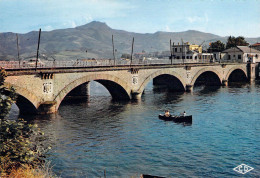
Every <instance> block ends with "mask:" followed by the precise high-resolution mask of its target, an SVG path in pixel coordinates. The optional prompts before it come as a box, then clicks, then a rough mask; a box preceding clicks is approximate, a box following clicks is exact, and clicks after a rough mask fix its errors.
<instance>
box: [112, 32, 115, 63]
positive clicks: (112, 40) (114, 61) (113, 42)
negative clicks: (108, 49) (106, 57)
mask: <svg viewBox="0 0 260 178" xmlns="http://www.w3.org/2000/svg"><path fill="white" fill-rule="evenodd" d="M112 46H113V57H114V65H116V58H115V46H114V36H113V35H112Z"/></svg>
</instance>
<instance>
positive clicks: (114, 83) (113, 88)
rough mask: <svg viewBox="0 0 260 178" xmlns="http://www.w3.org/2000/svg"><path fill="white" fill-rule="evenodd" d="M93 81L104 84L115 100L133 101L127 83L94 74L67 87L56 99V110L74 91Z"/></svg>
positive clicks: (106, 75) (111, 77) (116, 78)
mask: <svg viewBox="0 0 260 178" xmlns="http://www.w3.org/2000/svg"><path fill="white" fill-rule="evenodd" d="M91 81H96V82H99V83H100V84H102V85H103V86H104V87H105V88H106V89H107V90H108V91H109V93H110V94H111V96H112V98H113V99H126V100H129V99H131V88H130V87H129V86H128V84H127V82H125V81H123V80H122V79H120V78H118V77H116V76H113V75H109V74H92V75H86V76H84V77H81V78H79V79H77V80H74V81H72V82H71V83H69V84H68V85H66V86H65V87H64V88H63V89H62V90H61V91H60V92H59V93H58V94H57V95H56V97H55V98H54V101H55V102H56V110H58V108H59V106H60V104H61V102H62V101H63V99H64V98H65V96H67V95H68V94H69V93H70V92H71V91H72V90H73V89H75V88H76V87H78V86H80V85H82V84H84V83H87V82H91Z"/></svg>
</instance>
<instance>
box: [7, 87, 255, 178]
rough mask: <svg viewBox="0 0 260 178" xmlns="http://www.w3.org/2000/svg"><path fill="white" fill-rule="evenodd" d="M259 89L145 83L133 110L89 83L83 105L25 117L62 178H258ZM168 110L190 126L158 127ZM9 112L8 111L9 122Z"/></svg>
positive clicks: (129, 104)
mask: <svg viewBox="0 0 260 178" xmlns="http://www.w3.org/2000/svg"><path fill="white" fill-rule="evenodd" d="M259 98H260V85H259V84H257V83H256V84H252V85H249V84H245V85H240V86H232V87H202V86H201V87H196V88H195V89H194V91H193V92H192V93H170V92H167V91H160V90H159V91H158V90H157V89H156V88H153V86H152V84H151V83H150V84H149V85H148V86H147V87H146V90H145V94H144V95H143V96H142V99H141V101H139V102H133V101H131V102H114V101H112V100H111V97H110V95H109V93H108V92H107V91H105V89H104V88H102V87H101V86H99V85H98V84H97V83H93V82H91V96H90V98H89V100H88V101H81V102H80V101H74V102H71V101H67V102H63V103H62V104H61V106H60V108H59V113H57V114H55V115H48V116H47V115H46V116H30V118H33V119H34V122H35V123H37V124H38V125H39V127H40V128H41V129H42V131H43V132H45V135H46V137H47V139H48V144H50V145H51V146H52V149H51V150H50V151H49V152H48V154H47V159H48V160H49V161H51V165H52V166H53V168H52V169H53V172H54V173H55V174H56V175H58V176H61V177H104V171H105V174H106V176H107V177H131V176H133V177H140V174H150V175H157V176H165V177H240V176H241V175H242V174H239V173H237V172H235V171H234V170H233V168H234V167H236V166H238V165H240V164H242V163H244V164H247V165H249V166H251V167H253V168H254V170H252V171H251V172H249V173H247V174H245V175H244V176H246V177H260V99H259ZM165 109H169V110H170V111H171V113H175V114H178V113H180V112H183V111H184V110H185V111H186V112H187V114H192V115H193V123H192V125H190V126H189V125H188V126H186V125H183V124H176V123H173V122H165V121H162V120H159V119H158V114H159V113H163V111H164V110H165ZM14 113H15V111H14V110H13V111H12V114H14Z"/></svg>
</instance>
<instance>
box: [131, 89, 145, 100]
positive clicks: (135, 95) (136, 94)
mask: <svg viewBox="0 0 260 178" xmlns="http://www.w3.org/2000/svg"><path fill="white" fill-rule="evenodd" d="M141 97H142V93H139V92H133V91H132V92H131V99H132V100H140V99H141Z"/></svg>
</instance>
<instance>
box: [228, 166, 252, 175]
mask: <svg viewBox="0 0 260 178" xmlns="http://www.w3.org/2000/svg"><path fill="white" fill-rule="evenodd" d="M253 169H254V168H252V167H250V166H248V165H246V164H240V165H239V166H237V167H235V168H234V169H233V170H234V171H236V172H238V173H240V174H246V173H248V172H250V171H252V170H253Z"/></svg>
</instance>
